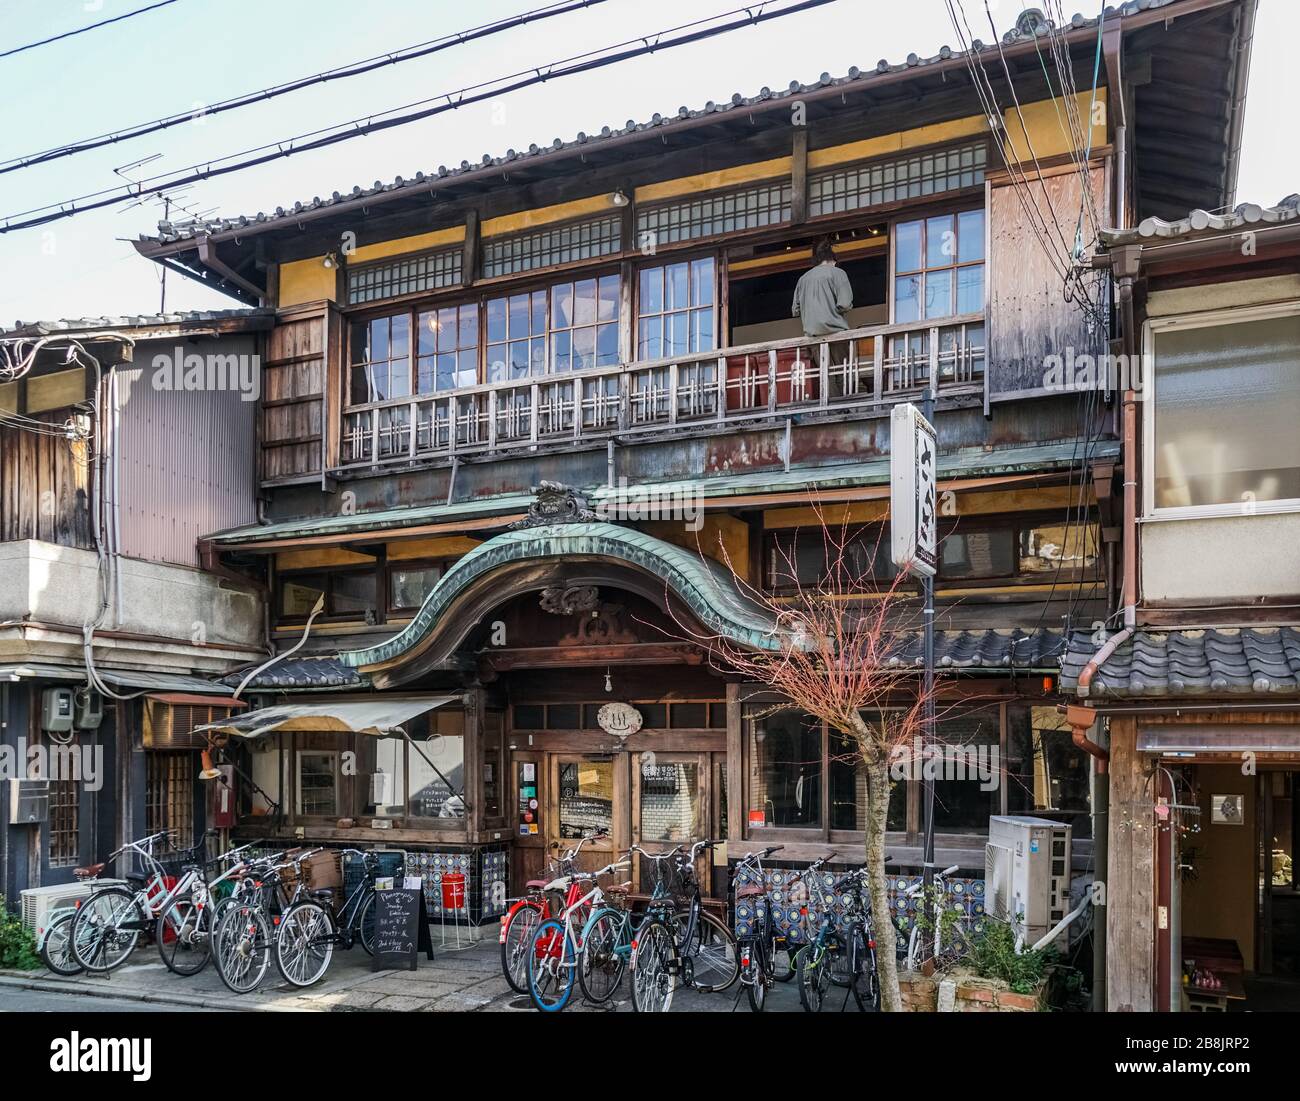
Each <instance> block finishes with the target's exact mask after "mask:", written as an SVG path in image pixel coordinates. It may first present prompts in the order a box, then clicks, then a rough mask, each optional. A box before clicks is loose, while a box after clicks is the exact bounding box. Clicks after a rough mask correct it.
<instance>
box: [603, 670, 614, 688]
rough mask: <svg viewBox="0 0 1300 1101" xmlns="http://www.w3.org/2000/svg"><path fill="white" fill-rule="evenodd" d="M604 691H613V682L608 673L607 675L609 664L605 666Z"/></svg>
mask: <svg viewBox="0 0 1300 1101" xmlns="http://www.w3.org/2000/svg"><path fill="white" fill-rule="evenodd" d="M605 691H606V692H612V691H614V682H613V680H612V679H610V675H609V666H608V665H607V666H605Z"/></svg>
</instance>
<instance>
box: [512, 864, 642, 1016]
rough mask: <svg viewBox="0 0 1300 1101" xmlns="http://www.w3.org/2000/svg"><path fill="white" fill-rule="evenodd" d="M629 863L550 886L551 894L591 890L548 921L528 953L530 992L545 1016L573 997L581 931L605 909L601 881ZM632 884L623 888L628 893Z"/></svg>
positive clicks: (579, 874) (585, 873)
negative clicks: (579, 886) (581, 886)
mask: <svg viewBox="0 0 1300 1101" xmlns="http://www.w3.org/2000/svg"><path fill="white" fill-rule="evenodd" d="M630 867H631V863H630V862H629V861H626V860H623V861H615V862H614V863H612V864H607V865H605V867H603V868H599V869H597V870H596V871H594V872H575V873H573V874H572V875H570V876H565V877H562V878H561V879H558V880H555V881H553V882H552V883H549V884H547V886H546V890H547V891H552V890H555V891H565V892H566V893H567V892H569V890H570V888H571V887H572V886H573V884H574V883H575V882H581V883H589V884H591V889H590V890H588V891H587V892H586V893H585V894H581V895H580V896H579V897H578V898H577V899H576V900H574V901H573V902H572V903H571V904H569V905H567V906H566V907H565V908H564V912H563V914H561V916H560V917H558V918H547V919H546V920H545V921H543V922H542V923H541V924H540V925H538V926H537V931H536V932H535V933H534V934H533V942H532V944H531V945H530V946H529V949H528V953H527V955H528V992H529V994H530V995H531V996H532V999H533V1004H534V1005H535V1006H536V1007H537V1008H538V1009H540V1010H541V1011H542V1012H544V1013H558V1012H559V1011H560V1010H562V1009H563V1008H564V1007H565V1006H566V1005H568V1004H569V999H570V998H571V997H572V996H573V983H574V975H575V974H576V972H577V970H578V956H579V953H580V952H581V951H582V933H581V929H583V928H585V927H586V924H587V918H588V917H589V916H590V914H591V913H592V912H593V911H594V910H597V909H599V908H600V907H601V904H602V903H603V902H604V901H605V893H604V891H603V890H602V889H601V887H600V884H599V879H600V877H601V876H604V875H610V874H612V873H613V872H616V871H619V870H620V869H623V868H630ZM630 886H631V883H630V882H629V883H625V884H622V885H621V888H620V889H622V890H626V889H627V888H629V887H630Z"/></svg>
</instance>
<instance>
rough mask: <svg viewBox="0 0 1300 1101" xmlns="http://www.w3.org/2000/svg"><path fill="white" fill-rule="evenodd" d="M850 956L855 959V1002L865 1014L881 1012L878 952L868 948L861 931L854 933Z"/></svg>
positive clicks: (853, 988) (853, 987)
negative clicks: (877, 969) (877, 967)
mask: <svg viewBox="0 0 1300 1101" xmlns="http://www.w3.org/2000/svg"><path fill="white" fill-rule="evenodd" d="M851 943H852V949H851V951H850V953H849V954H850V956H851V958H852V959H853V984H852V987H851V989H852V991H853V1000H854V1001H855V1002H857V1003H858V1008H859V1009H860V1010H862V1012H863V1013H876V1012H879V1010H880V977H879V976H878V975H877V973H876V950H875V949H874V948H869V947H867V943H866V941H865V939H864V938H863V936H862V932H861V931H860V930H859V931H858V932H856V933H854V935H853V941H852V942H851Z"/></svg>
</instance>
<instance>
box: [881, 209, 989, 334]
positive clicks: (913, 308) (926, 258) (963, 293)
mask: <svg viewBox="0 0 1300 1101" xmlns="http://www.w3.org/2000/svg"><path fill="white" fill-rule="evenodd" d="M983 309H984V211H983V210H964V211H962V212H960V213H957V214H938V215H935V216H934V217H930V218H921V219H918V220H916V221H912V222H899V223H897V224H896V225H895V226H894V320H895V321H896V322H906V321H923V320H929V319H930V318H941V317H952V316H954V315H956V314H967V313H979V312H980V311H981V310H983Z"/></svg>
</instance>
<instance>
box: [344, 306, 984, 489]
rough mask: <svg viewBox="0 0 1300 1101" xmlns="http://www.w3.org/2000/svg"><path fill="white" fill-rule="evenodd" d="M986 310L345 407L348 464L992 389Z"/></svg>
mask: <svg viewBox="0 0 1300 1101" xmlns="http://www.w3.org/2000/svg"><path fill="white" fill-rule="evenodd" d="M985 333H986V327H985V320H984V315H983V314H965V315H962V316H959V317H950V318H943V319H942V320H941V321H939V322H937V323H936V322H934V321H930V322H925V323H916V322H914V323H911V324H902V325H877V326H872V327H869V328H863V329H850V330H846V331H845V332H843V333H838V334H836V335H835V336H834V337H824V338H818V339H813V340H809V339H795V340H777V341H771V342H769V343H764V344H750V345H745V346H742V347H733V348H721V349H717V350H714V351H710V352H702V353H697V354H693V355H688V356H681V357H677V358H672V359H660V360H654V361H651V362H638V363H630V364H623V365H619V366H615V367H601V368H594V369H590V370H585V371H574V372H569V373H566V374H556V375H544V376H536V377H531V378H522V379H519V380H518V381H509V382H500V383H492V384H489V385H480V386H472V387H465V388H462V389H458V390H450V391H444V392H441V393H437V394H421V395H417V396H415V397H411V398H400V399H396V400H392V401H387V402H381V403H378V404H375V405H368V406H366V407H365V408H364V409H360V410H355V411H349V410H344V414H343V431H342V446H341V464H342V468H356V467H384V466H390V465H397V464H401V463H410V462H414V461H418V460H423V459H436V458H449V457H452V456H455V455H470V454H474V455H482V454H485V453H489V454H490V453H502V454H504V453H508V452H511V451H517V450H520V449H528V448H536V447H538V446H541V445H557V444H558V445H563V444H570V445H580V444H583V443H588V442H595V441H598V440H603V439H605V438H608V437H610V436H618V437H622V438H629V437H636V436H639V435H646V434H654V433H663V434H670V433H672V432H674V431H680V430H683V429H685V428H688V427H690V428H701V429H708V428H709V427H710V426H718V427H724V428H725V427H733V426H734V427H743V426H749V425H755V426H757V425H760V424H762V423H763V422H775V421H779V420H781V419H783V418H785V417H787V416H791V415H794V414H808V413H817V412H822V413H834V412H836V411H841V410H843V411H858V412H860V411H864V410H870V409H872V408H875V407H883V406H886V405H891V404H893V403H895V402H900V401H907V400H910V399H914V398H917V397H919V396H920V394H921V393H922V391H923V390H924V389H925V387H927V386H928V385H929V382H930V379H931V378H932V377H933V378H935V379H936V380H937V384H936V392H937V394H938V395H939V396H940V397H944V396H948V397H957V396H968V397H969V396H983V395H984V393H985V344H986V338H985Z"/></svg>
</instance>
